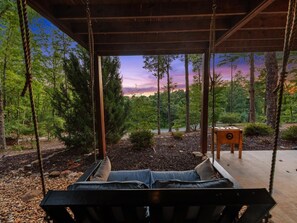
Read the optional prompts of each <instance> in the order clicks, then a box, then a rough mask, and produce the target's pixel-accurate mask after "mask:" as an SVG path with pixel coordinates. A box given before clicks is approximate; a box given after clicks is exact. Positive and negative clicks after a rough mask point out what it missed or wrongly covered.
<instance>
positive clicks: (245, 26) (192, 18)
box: [28, 0, 288, 55]
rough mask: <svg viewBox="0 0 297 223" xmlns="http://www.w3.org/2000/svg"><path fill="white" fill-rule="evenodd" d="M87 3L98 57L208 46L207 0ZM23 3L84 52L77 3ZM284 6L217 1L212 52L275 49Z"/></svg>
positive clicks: (275, 1)
mask: <svg viewBox="0 0 297 223" xmlns="http://www.w3.org/2000/svg"><path fill="white" fill-rule="evenodd" d="M89 2H90V9H91V19H92V25H93V32H94V42H95V50H96V51H97V53H99V54H101V55H141V54H146V55H147V54H150V53H153V54H164V53H166V54H177V53H201V52H205V51H206V50H207V48H208V45H209V44H208V41H209V33H210V30H209V26H210V19H211V15H212V5H211V1H209V0H198V1H197V0H162V1H157V0H142V1H135V0H100V1H98V0H89ZM28 3H29V4H30V5H31V6H32V7H33V8H34V9H35V10H36V11H38V12H39V13H40V14H42V15H43V16H45V17H46V18H48V19H49V20H50V21H52V22H53V23H54V24H55V25H57V26H58V27H59V28H60V29H61V30H62V31H64V32H65V33H67V34H68V35H69V36H70V37H72V38H73V39H74V40H76V41H77V42H78V43H79V44H81V45H82V46H84V47H85V48H87V46H88V31H87V22H86V11H85V5H84V4H83V1H82V0H28ZM287 7H288V1H287V0H248V1H240V3H239V2H238V1H237V0H224V1H217V10H216V37H217V40H216V52H218V53H220V52H221V53H225V52H250V51H263V50H265V51H274V50H281V49H282V45H283V42H282V38H283V36H284V27H285V24H286V13H287ZM265 40H267V41H265Z"/></svg>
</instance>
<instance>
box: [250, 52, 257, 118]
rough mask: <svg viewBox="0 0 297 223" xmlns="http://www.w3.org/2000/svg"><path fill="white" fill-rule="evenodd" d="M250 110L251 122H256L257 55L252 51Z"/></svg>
mask: <svg viewBox="0 0 297 223" xmlns="http://www.w3.org/2000/svg"><path fill="white" fill-rule="evenodd" d="M249 92H250V111H249V122H252V123H255V122H256V108H255V55H254V53H250V90H249Z"/></svg>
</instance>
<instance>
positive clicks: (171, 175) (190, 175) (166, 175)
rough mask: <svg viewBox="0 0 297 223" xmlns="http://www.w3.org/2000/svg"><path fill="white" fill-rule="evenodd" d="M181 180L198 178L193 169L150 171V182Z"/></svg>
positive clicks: (195, 179)
mask: <svg viewBox="0 0 297 223" xmlns="http://www.w3.org/2000/svg"><path fill="white" fill-rule="evenodd" d="M157 180H159V181H168V180H181V181H197V180H200V177H199V175H198V174H197V172H196V171H195V170H186V171H152V183H154V182H155V181H157Z"/></svg>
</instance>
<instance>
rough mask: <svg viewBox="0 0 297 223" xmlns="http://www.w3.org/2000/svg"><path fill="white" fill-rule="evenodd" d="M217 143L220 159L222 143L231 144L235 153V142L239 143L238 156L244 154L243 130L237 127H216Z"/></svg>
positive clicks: (218, 157)
mask: <svg viewBox="0 0 297 223" xmlns="http://www.w3.org/2000/svg"><path fill="white" fill-rule="evenodd" d="M214 133H215V135H214V136H215V143H216V145H217V159H220V152H221V145H222V144H230V146H231V153H234V144H238V154H239V155H238V158H239V159H241V156H242V130H241V129H239V128H236V127H215V129H214Z"/></svg>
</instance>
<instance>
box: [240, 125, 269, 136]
mask: <svg viewBox="0 0 297 223" xmlns="http://www.w3.org/2000/svg"><path fill="white" fill-rule="evenodd" d="M272 131H273V130H272V128H271V127H270V126H268V125H266V124H263V123H250V124H248V125H247V126H246V127H245V128H244V130H243V134H244V135H245V136H268V135H271V134H272Z"/></svg>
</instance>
